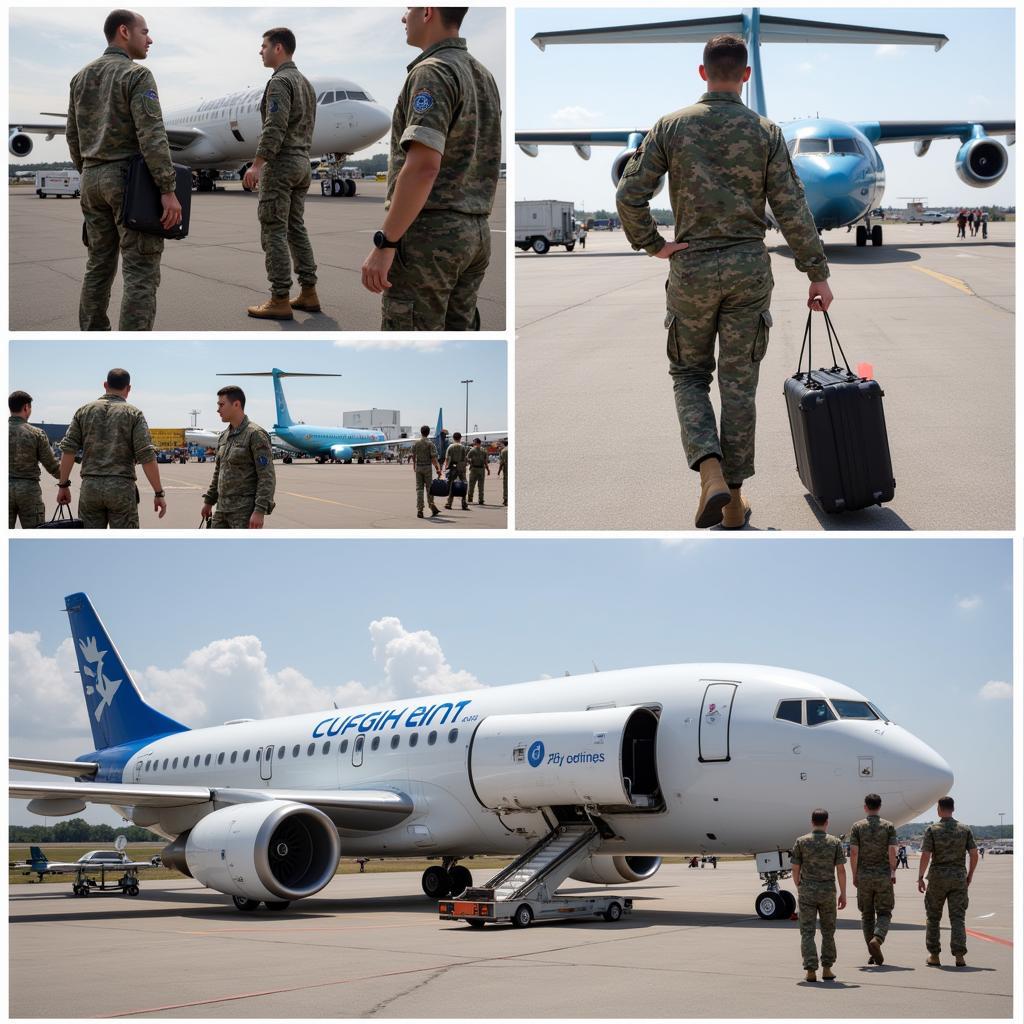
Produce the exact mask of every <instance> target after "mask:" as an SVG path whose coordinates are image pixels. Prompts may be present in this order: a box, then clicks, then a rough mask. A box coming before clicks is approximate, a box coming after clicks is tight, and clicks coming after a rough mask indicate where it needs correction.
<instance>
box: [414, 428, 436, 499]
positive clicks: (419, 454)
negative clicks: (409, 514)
mask: <svg viewBox="0 0 1024 1024" xmlns="http://www.w3.org/2000/svg"><path fill="white" fill-rule="evenodd" d="M435 458H437V450H436V449H435V448H434V443H433V442H432V441H428V440H427V438H425V437H421V438H420V439H419V440H418V441H413V444H412V463H413V472H414V473H415V474H416V511H417V512H422V511H423V495H424V494H426V496H427V503H428V504H429V505H430V511H431V512H438V511H440V510H439V509H438V507H437V505H435V504H434V496H433V495H432V494H431V493H430V481H431V480H433V479H434V459H435Z"/></svg>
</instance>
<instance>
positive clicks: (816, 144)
mask: <svg viewBox="0 0 1024 1024" xmlns="http://www.w3.org/2000/svg"><path fill="white" fill-rule="evenodd" d="M797 152H798V153H801V154H803V153H827V152H828V139H800V142H799V145H798V146H797Z"/></svg>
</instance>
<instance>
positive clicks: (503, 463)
mask: <svg viewBox="0 0 1024 1024" xmlns="http://www.w3.org/2000/svg"><path fill="white" fill-rule="evenodd" d="M498 476H500V477H501V503H502V505H508V441H502V442H501V454H499V455H498Z"/></svg>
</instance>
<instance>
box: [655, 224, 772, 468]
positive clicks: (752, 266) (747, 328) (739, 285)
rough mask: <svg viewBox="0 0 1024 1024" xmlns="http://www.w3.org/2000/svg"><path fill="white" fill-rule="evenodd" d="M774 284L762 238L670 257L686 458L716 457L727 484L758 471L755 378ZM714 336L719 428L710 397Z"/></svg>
mask: <svg viewBox="0 0 1024 1024" xmlns="http://www.w3.org/2000/svg"><path fill="white" fill-rule="evenodd" d="M773 284H774V281H773V280H772V272H771V265H770V261H769V258H768V252H767V250H766V249H765V247H764V245H763V244H762V243H761V242H757V243H755V244H749V243H744V244H743V245H737V246H733V247H732V248H728V249H717V250H710V249H704V250H701V249H694V250H690V249H683V250H682V251H680V252H677V253H675V254H674V255H673V256H672V257H671V258H670V260H669V278H668V282H667V283H666V285H665V289H666V301H667V305H668V314H667V316H666V317H665V327H666V328H667V330H668V364H669V371H668V372H669V374H670V376H671V377H672V389H673V391H674V392H675V401H676V415H677V416H678V417H679V430H680V434H681V436H682V441H683V449H684V451H685V453H686V462H687V464H688V465H689V466H690V468H691V469H696V468H697V464H698V463H699V462H700V461H701V459H703V458H704V457H705V456H707V455H717V456H718V457H719V458H720V459H721V460H722V472H723V473H724V474H725V479H726V482H728V483H730V484H740V483H742V482H743V481H744V480H746V479H747V478H748V477H751V476H753V475H754V427H755V422H756V404H755V397H756V393H757V376H758V370H759V369H760V365H761V360H762V359H763V358H764V354H765V351H766V350H767V348H768V333H769V328H770V327H771V313H770V312H769V311H768V306H769V303H770V302H771V296H772V286H773ZM716 335H717V336H718V366H717V368H718V392H719V396H720V398H721V433H719V429H718V426H717V425H716V423H715V410H714V409H713V408H712V405H711V398H710V391H711V380H712V377H713V375H714V372H715V336H716Z"/></svg>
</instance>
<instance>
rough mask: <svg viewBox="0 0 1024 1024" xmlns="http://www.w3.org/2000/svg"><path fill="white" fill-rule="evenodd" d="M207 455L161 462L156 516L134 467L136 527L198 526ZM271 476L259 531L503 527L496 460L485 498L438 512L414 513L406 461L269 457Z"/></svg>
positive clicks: (48, 493) (74, 482) (209, 465)
mask: <svg viewBox="0 0 1024 1024" xmlns="http://www.w3.org/2000/svg"><path fill="white" fill-rule="evenodd" d="M213 465H214V464H213V460H212V459H211V460H209V461H207V462H205V463H200V462H195V461H192V462H188V463H186V464H184V465H182V464H180V463H164V464H163V465H161V466H160V482H161V483H162V484H163V487H164V491H165V492H166V494H167V514H166V515H165V516H164V518H163V519H158V518H157V514H156V513H155V512H154V511H153V497H152V488H151V487H150V486H149V482H148V481H147V480H146V479H145V477H144V476H143V474H142V473H141V471H139V472H137V476H138V480H139V492H140V494H141V495H142V502H141V504H140V505H139V519H140V525H141V526H142V528H143V529H144V530H149V529H157V530H159V529H185V530H188V529H196V528H198V526H199V520H200V516H199V513H200V510H201V509H202V507H203V494H204V493H205V492H206V489H207V488H208V487H209V486H210V481H211V479H212V478H213ZM274 468H275V471H276V476H277V491H276V494H275V499H274V500H275V501H276V503H277V504H276V507H275V509H274V511H273V513H272V514H271V515H269V516H267V517H266V520H265V522H264V529H266V530H297V529H315V530H326V529H341V530H356V529H359V530H367V529H383V530H412V529H421V530H426V531H442V530H443V531H446V532H447V531H448V530H453V529H454V530H481V529H483V530H504V529H505V528H506V525H507V519H508V517H507V514H506V513H507V512H508V510H507V509H506V508H504V507H503V506H502V504H501V478H500V477H498V476H496V475H495V474H496V473H497V471H498V464H497V463H496V462H495V463H492V464H491V475H490V476H489V477H487V478H486V480H485V484H484V496H485V498H486V501H487V503H486V504H485V505H483V506H480V505H477V504H476V503H475V502H474V504H473V505H472V506H471V507H470V510H469V511H468V512H463V511H462V509H461V507H460V502H459V501H455V502H454V504H453V507H452V509H451V510H450V511H448V510H446V509H445V508H444V501H445V499H444V498H440V499H437V498H435V499H434V500H435V501H438V502H439V507H440V509H441V515H439V516H437V517H435V518H431V516H430V509H429V508H428V509H426V518H425V519H417V518H416V495H415V484H414V480H413V469H412V466H411V464H410V463H408V462H406V463H405V464H403V465H401V466H399V465H398V464H397V463H387V462H382V463H376V462H375V463H367V464H366V465H363V466H360V465H357V464H355V463H353V465H351V466H346V465H343V464H340V463H339V464H326V465H317V464H316V463H315V462H314V461H313V460H312V459H302V460H300V461H298V462H293V463H292V464H291V465H285V464H284V463H282V462H281V460H280V459H276V460H275V461H274ZM78 494H79V477H78V467H77V466H76V467H75V469H74V471H73V472H72V475H71V498H72V506H71V507H72V509H77V507H78ZM43 496H44V499H45V500H46V514H47V518H49V517H50V516H51V515H52V514H53V511H54V504H53V492H52V489H50V490H47V489H46V488H45V485H44V491H43Z"/></svg>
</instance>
